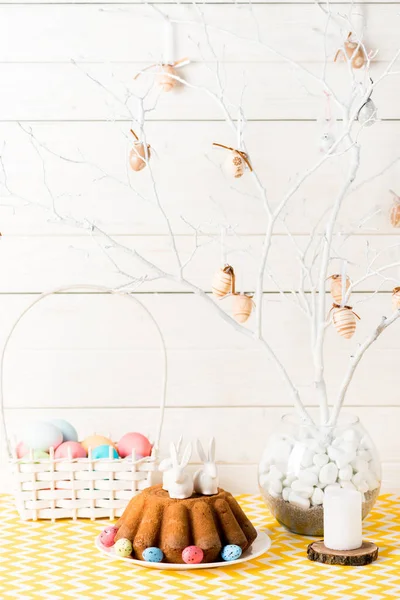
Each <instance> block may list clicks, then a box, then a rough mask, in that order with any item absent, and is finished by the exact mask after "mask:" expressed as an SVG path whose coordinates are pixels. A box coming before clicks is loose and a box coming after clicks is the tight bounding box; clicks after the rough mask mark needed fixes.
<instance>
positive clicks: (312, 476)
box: [299, 467, 318, 486]
mask: <svg viewBox="0 0 400 600" xmlns="http://www.w3.org/2000/svg"><path fill="white" fill-rule="evenodd" d="M311 468H312V467H311ZM299 480H300V481H302V482H303V483H306V484H307V485H312V486H314V485H317V483H318V475H317V474H316V473H314V472H313V471H311V470H310V469H304V470H303V471H300V472H299Z"/></svg>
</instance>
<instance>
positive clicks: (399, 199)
mask: <svg viewBox="0 0 400 600" xmlns="http://www.w3.org/2000/svg"><path fill="white" fill-rule="evenodd" d="M390 192H391V193H392V194H393V204H392V207H391V209H390V222H391V224H392V225H393V227H400V196H398V195H397V194H395V193H394V192H393V191H392V190H390Z"/></svg>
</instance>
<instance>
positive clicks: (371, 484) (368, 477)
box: [363, 471, 380, 492]
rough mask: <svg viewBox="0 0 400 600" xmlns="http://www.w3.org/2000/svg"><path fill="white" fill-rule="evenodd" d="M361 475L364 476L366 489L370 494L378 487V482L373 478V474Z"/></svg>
mask: <svg viewBox="0 0 400 600" xmlns="http://www.w3.org/2000/svg"><path fill="white" fill-rule="evenodd" d="M363 475H365V481H366V482H367V483H368V487H369V490H370V491H371V492H372V490H376V489H377V488H378V487H379V485H380V484H379V481H378V480H377V478H376V477H375V474H374V473H372V472H371V471H368V472H367V473H363Z"/></svg>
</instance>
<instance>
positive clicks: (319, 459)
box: [313, 452, 329, 467]
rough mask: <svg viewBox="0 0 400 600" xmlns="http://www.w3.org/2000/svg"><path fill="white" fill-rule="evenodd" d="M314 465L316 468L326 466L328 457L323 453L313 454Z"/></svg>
mask: <svg viewBox="0 0 400 600" xmlns="http://www.w3.org/2000/svg"><path fill="white" fill-rule="evenodd" d="M313 461H314V465H316V466H317V467H323V466H324V465H326V464H327V463H328V462H329V456H328V455H327V454H325V453H322V452H321V453H318V454H315V456H314V458H313Z"/></svg>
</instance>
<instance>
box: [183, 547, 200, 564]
mask: <svg viewBox="0 0 400 600" xmlns="http://www.w3.org/2000/svg"><path fill="white" fill-rule="evenodd" d="M203 557H204V552H203V550H202V549H201V548H199V547H198V546H187V547H186V548H185V549H184V551H183V552H182V560H183V562H184V563H186V564H187V565H189V564H190V565H198V564H200V563H201V561H202V560H203Z"/></svg>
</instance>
